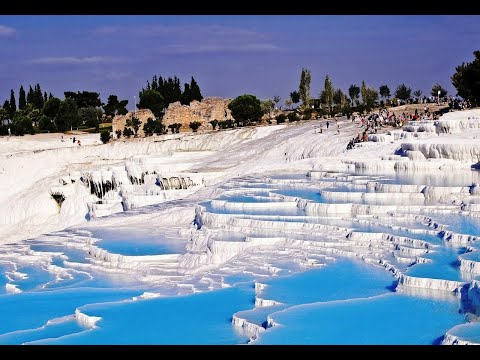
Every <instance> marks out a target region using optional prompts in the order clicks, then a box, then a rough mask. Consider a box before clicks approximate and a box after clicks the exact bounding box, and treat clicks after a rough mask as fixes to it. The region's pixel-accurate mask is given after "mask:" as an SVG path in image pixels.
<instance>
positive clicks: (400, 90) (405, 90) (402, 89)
mask: <svg viewBox="0 0 480 360" xmlns="http://www.w3.org/2000/svg"><path fill="white" fill-rule="evenodd" d="M411 92H412V89H410V88H409V87H407V85H405V84H400V85H398V86H397V90H395V97H396V98H398V99H400V100H405V101H406V100H408V99H410V97H411Z"/></svg>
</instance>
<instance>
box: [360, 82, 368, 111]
mask: <svg viewBox="0 0 480 360" xmlns="http://www.w3.org/2000/svg"><path fill="white" fill-rule="evenodd" d="M360 93H361V94H362V103H363V105H365V104H366V101H367V85H365V80H362V87H361V88H360Z"/></svg>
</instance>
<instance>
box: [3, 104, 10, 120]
mask: <svg viewBox="0 0 480 360" xmlns="http://www.w3.org/2000/svg"><path fill="white" fill-rule="evenodd" d="M3 108H4V109H5V111H6V112H7V114H8V116H10V103H9V102H8V100H5V102H4V103H3ZM10 118H11V117H10Z"/></svg>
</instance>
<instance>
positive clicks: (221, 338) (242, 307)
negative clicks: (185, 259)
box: [0, 172, 480, 344]
mask: <svg viewBox="0 0 480 360" xmlns="http://www.w3.org/2000/svg"><path fill="white" fill-rule="evenodd" d="M330 175H331V176H333V175H334V174H330ZM356 175H359V173H356ZM376 175H380V174H376ZM418 175H419V174H417V173H415V174H408V175H400V174H396V175H395V174H393V175H388V176H386V177H385V178H382V179H379V177H378V176H376V177H367V176H364V174H362V176H350V175H349V176H347V175H346V174H343V175H341V174H339V176H340V177H339V179H341V180H342V182H338V183H337V185H338V184H345V183H346V182H348V181H352V180H362V181H366V180H369V179H370V180H375V181H381V182H393V183H396V184H424V185H438V184H440V185H442V186H469V185H471V184H470V183H468V182H469V181H474V180H475V179H477V178H478V179H480V177H479V173H478V172H464V173H462V174H460V175H458V174H454V175H449V173H446V174H443V175H439V176H437V175H432V176H427V175H422V176H418ZM270 178H271V179H273V181H272V183H268V178H264V177H246V178H242V179H237V180H238V181H240V182H241V186H239V183H238V182H237V181H232V182H231V183H228V182H227V183H226V184H225V185H223V188H224V189H225V190H227V191H226V192H225V194H224V195H222V196H220V197H219V198H217V199H216V200H223V201H227V202H228V203H231V206H233V207H235V206H237V207H239V208H238V209H233V210H232V209H225V207H223V206H216V205H215V206H214V205H212V203H211V202H210V201H206V202H205V203H202V205H204V206H205V207H206V210H207V211H208V212H213V213H220V214H232V215H235V216H232V218H234V217H236V216H237V217H241V218H246V219H249V218H250V219H257V220H267V221H273V223H274V222H275V221H277V222H298V223H316V224H324V225H332V226H335V227H339V228H347V229H352V230H354V231H357V232H366V233H387V234H392V235H398V236H403V237H407V238H411V239H418V240H424V241H427V242H429V243H430V244H435V245H438V247H435V248H434V249H431V251H430V253H428V254H423V255H419V256H421V257H423V258H428V259H430V260H432V262H431V263H425V264H416V265H414V266H412V267H410V268H408V266H409V265H410V263H412V262H414V260H415V255H412V256H410V257H408V256H407V255H406V257H407V258H406V260H404V262H403V263H400V261H401V260H398V261H399V262H398V263H397V262H396V260H395V259H394V257H393V252H394V250H392V249H395V244H394V243H393V241H397V240H392V239H385V240H381V241H380V240H378V239H379V237H376V236H372V239H369V238H368V236H364V237H361V236H359V237H357V238H355V237H351V238H349V239H347V238H346V235H347V234H348V231H338V233H337V234H336V235H335V236H336V237H335V236H332V237H331V238H330V237H329V236H330V235H331V234H330V233H329V231H327V232H325V231H323V230H318V231H317V230H315V231H310V230H308V229H309V228H306V230H304V231H298V232H296V231H295V230H290V231H285V230H284V229H282V227H281V226H279V227H276V226H275V225H268V226H271V227H267V228H265V229H255V228H248V229H243V228H241V229H238V228H235V227H229V226H228V225H226V226H218V225H217V224H209V225H208V227H209V230H210V231H211V239H215V240H221V241H234V242H242V241H244V240H245V239H248V238H271V237H278V238H282V239H283V238H288V239H294V240H302V241H309V244H308V245H306V246H305V248H302V247H300V248H295V249H294V250H291V249H287V248H288V246H290V245H288V244H287V245H281V246H279V248H278V249H277V250H278V254H277V253H275V254H274V255H270V257H268V261H267V260H265V261H263V260H264V259H266V258H263V257H262V256H263V255H262V254H263V251H266V252H267V253H268V251H267V250H268V246H266V247H262V248H258V251H257V248H254V249H253V251H251V252H246V253H242V254H240V255H241V256H244V257H245V258H246V259H247V260H251V261H252V262H251V263H255V262H254V261H253V260H256V261H257V262H258V265H255V266H257V268H249V267H248V264H249V263H248V262H247V263H246V264H247V265H244V266H242V263H241V256H240V257H239V258H240V259H238V258H237V257H235V256H234V257H233V258H232V260H231V262H227V263H225V264H224V265H225V266H223V264H222V265H220V266H219V267H213V268H212V269H209V270H208V273H204V272H202V271H200V272H199V273H198V274H195V273H192V274H187V275H185V276H183V275H180V274H179V273H178V269H177V268H176V266H177V265H178V264H177V263H175V261H176V260H175V259H177V257H176V256H165V257H161V256H160V257H159V258H165V259H167V260H165V263H155V262H153V263H151V264H150V263H147V264H145V265H140V270H138V271H137V272H135V271H130V270H129V269H128V266H129V265H128V264H127V265H126V268H125V269H123V268H121V269H117V268H115V266H116V265H115V266H113V265H112V268H109V266H110V265H109V264H102V263H101V262H102V261H104V260H105V261H106V259H103V257H104V255H102V259H94V258H93V257H92V256H91V255H89V254H88V248H89V245H88V244H89V241H88V240H91V241H92V242H93V245H94V246H97V247H99V248H102V249H104V250H106V251H108V252H109V253H110V254H120V255H124V256H125V257H128V256H138V257H142V256H145V257H146V258H147V260H148V259H150V258H151V257H148V256H149V255H171V254H184V253H185V252H186V251H187V250H186V245H187V243H188V240H189V236H188V235H183V236H180V235H178V234H176V233H174V232H172V231H170V229H164V228H161V227H158V226H156V224H154V223H152V224H138V226H133V225H132V226H131V227H127V226H118V227H115V228H104V227H100V226H99V227H89V228H85V229H73V230H66V231H64V232H58V233H56V234H51V236H49V235H46V236H43V237H40V238H38V239H33V240H28V241H26V242H25V243H24V244H26V245H28V246H30V249H31V250H33V251H34V253H33V254H29V253H28V251H27V252H26V253H22V256H24V257H25V258H21V259H20V258H18V259H17V255H15V254H13V253H12V254H10V255H6V254H7V253H8V246H7V247H6V248H5V250H2V252H5V254H2V252H0V255H3V257H2V258H1V259H0V271H1V276H0V312H2V314H5V315H4V319H3V320H4V321H3V322H2V323H0V343H4V344H16V343H26V342H33V343H45V344H47V343H49V344H50V343H52V344H243V343H245V342H247V340H248V338H249V335H248V334H246V333H244V332H242V331H238V329H236V328H235V327H233V326H232V324H231V319H232V316H233V314H235V313H239V314H241V315H243V316H244V317H245V319H247V320H250V321H252V322H254V323H257V324H258V325H262V324H263V325H264V326H266V321H267V317H268V316H270V317H271V318H272V319H273V321H274V322H276V323H279V324H280V325H278V326H274V327H273V328H270V329H268V330H267V331H266V332H265V333H263V334H261V336H260V339H259V340H258V341H257V342H256V343H259V344H432V343H438V342H439V341H440V340H439V339H441V336H442V335H443V334H444V333H445V332H446V331H447V330H448V329H450V328H451V327H453V326H455V325H457V324H462V323H464V322H465V319H464V317H463V315H462V314H459V312H458V310H459V307H460V306H459V303H458V299H456V298H455V297H454V296H450V295H451V294H450V293H448V292H446V291H443V295H442V296H433V295H431V296H430V295H428V294H430V292H429V291H430V290H428V289H420V290H422V291H423V292H422V293H421V294H417V293H414V292H413V293H412V292H410V293H409V292H406V291H402V292H398V293H397V292H394V291H395V287H396V279H395V278H394V277H393V276H392V275H391V273H389V272H387V271H385V269H384V268H383V267H380V266H374V265H369V264H367V263H365V262H363V261H361V260H355V259H353V260H352V259H350V258H349V259H346V258H345V257H342V256H341V255H337V253H335V252H331V251H327V250H330V249H329V248H325V249H323V250H318V249H319V248H320V249H321V246H332V244H334V245H335V246H337V245H338V244H339V243H342V244H341V246H339V247H338V249H339V250H342V251H343V250H345V251H344V253H349V254H355V253H356V254H357V255H358V254H366V255H365V258H366V259H367V260H370V261H372V262H376V260H377V259H379V257H380V256H381V257H382V259H383V260H386V261H389V262H391V263H392V264H394V265H395V266H396V267H397V268H398V269H400V271H405V269H406V268H408V270H406V271H405V274H407V275H411V276H415V277H423V278H435V279H445V280H456V281H468V280H469V279H470V278H468V277H464V276H465V274H463V275H462V274H461V273H460V271H459V269H458V265H459V263H458V256H459V255H461V254H463V253H464V252H465V250H466V249H465V247H461V246H453V247H452V246H446V245H448V243H446V242H444V241H443V240H442V239H441V238H440V236H439V235H438V234H437V232H439V231H440V230H441V229H437V230H435V229H434V228H433V227H432V226H429V225H428V224H427V223H428V219H426V220H424V219H423V218H418V219H417V220H415V219H414V218H413V216H411V217H403V216H404V215H401V216H393V215H395V214H390V213H386V214H384V215H381V216H379V217H375V216H369V215H358V216H354V215H351V214H336V215H325V216H315V215H309V216H306V213H305V211H304V210H302V209H300V208H298V207H297V206H295V205H294V204H293V205H292V206H290V205H289V204H286V206H285V207H283V208H282V207H279V206H278V204H279V203H281V202H283V201H284V200H282V199H280V198H279V197H274V196H269V192H273V193H274V194H283V195H287V196H293V197H298V198H303V199H306V200H310V201H313V202H318V203H340V202H346V203H363V204H374V203H382V204H389V205H400V204H406V205H412V204H413V202H412V201H409V202H403V201H394V202H391V203H388V201H386V202H385V201H383V200H382V201H376V200H375V201H373V200H368V201H367V200H363V199H360V200H353V201H352V200H336V199H335V200H331V199H326V198H325V197H322V195H321V194H320V189H324V190H328V191H334V192H339V193H342V192H343V193H347V192H349V193H353V192H357V193H359V192H360V190H358V189H359V188H360V187H357V188H356V190H352V189H351V188H349V187H347V186H342V185H339V186H335V187H328V188H325V187H323V188H322V187H318V189H317V188H316V187H314V184H315V181H318V179H316V180H313V181H311V180H310V179H309V178H308V177H306V176H305V174H287V175H285V174H278V175H274V176H271V177H270ZM279 180H280V181H279ZM289 180H292V183H291V184H288V181H289ZM321 181H322V182H323V181H332V182H334V181H337V179H335V178H325V179H321ZM300 182H301V184H300ZM477 182H478V180H477ZM323 186H324V185H323ZM263 189H265V190H263ZM228 190H231V191H230V192H229V191H228ZM364 192H367V188H366V187H365V190H364ZM370 192H372V191H370ZM270 195H271V194H270ZM387 198H388V197H387ZM241 203H245V204H246V205H245V206H244V207H243V208H242V206H241ZM265 204H267V205H268V206H267V207H266V208H261V207H262V206H263V207H265ZM256 206H257V208H256ZM152 211H155V208H154V207H153V208H152ZM410 215H414V214H410ZM431 218H432V219H433V222H437V223H440V224H445V225H447V230H449V231H453V232H456V233H462V234H469V235H474V236H478V235H479V234H480V220H479V219H478V218H474V217H469V216H464V215H461V214H443V213H432V215H431ZM192 219H193V214H192ZM421 221H424V222H425V223H424V224H423V223H421ZM99 224H101V222H99ZM399 227H401V228H399ZM292 228H293V227H292ZM299 228H300V227H299ZM334 231H335V229H332V232H334ZM427 231H430V233H425V232H427ZM359 238H361V241H360V240H356V239H359ZM376 239H377V240H376ZM370 240H371V241H372V242H371V243H369V241H370ZM68 241H72V244H73V243H75V244H74V245H75V246H76V247H72V246H67V245H72V244H68ZM357 241H358V243H356V242H357ZM313 242H318V243H328V244H327V245H321V246H320V245H318V243H315V244H313ZM230 245H235V246H238V244H230ZM222 246H225V244H222ZM292 246H293V245H292ZM295 246H298V245H295ZM310 246H311V247H310ZM406 246H407V247H408V246H410V245H406ZM412 246H413V245H412ZM416 246H418V247H417V248H416V249H419V248H420V247H422V246H423V245H416ZM469 246H473V247H478V246H477V245H476V244H475V242H473V243H471V244H469ZM311 249H313V250H311ZM289 251H291V252H289ZM322 251H323V252H322ZM395 251H397V250H395ZM45 252H48V253H49V255H48V256H43V257H40V255H42V254H44V253H45ZM277 255H278V258H277ZM35 256H39V257H38V259H39V260H38V261H35ZM478 256H479V255H478V254H475V253H473V255H471V254H466V255H465V257H466V258H470V257H471V258H472V259H477V258H478ZM40 258H41V259H42V260H41V261H40ZM333 258H335V259H336V260H334V259H333ZM359 258H360V256H359ZM135 259H136V258H135ZM301 259H302V260H305V259H309V260H312V259H313V260H314V261H313V262H312V263H315V264H326V265H324V266H320V267H318V268H314V269H310V270H307V271H302V272H299V273H298V271H301V270H304V269H305V266H304V264H303V263H302V262H301V261H300V260H301ZM135 261H136V260H135ZM149 261H150V260H149ZM235 261H240V265H238V264H237V265H236V266H237V267H233V268H234V269H237V270H235V271H236V272H235V271H231V270H229V266H230V265H231V263H234V264H235ZM170 262H171V264H170ZM14 263H15V264H16V266H17V272H18V273H23V274H25V275H26V276H25V278H21V276H17V277H15V276H12V279H8V277H6V276H5V274H6V273H7V274H8V273H9V272H10V273H11V271H12V270H13V268H12V267H13V264H14ZM376 263H378V262H376ZM48 265H49V266H50V268H49V267H48ZM51 265H55V266H56V267H58V268H56V267H55V266H53V267H52V266H51ZM252 266H253V265H252ZM52 268H53V269H52ZM133 268H134V267H133ZM273 268H276V269H275V271H272V269H273ZM55 269H57V270H58V271H60V270H65V272H61V271H60V272H58V271H57V270H55ZM230 269H231V268H230ZM55 271H57V272H55ZM156 271H158V273H160V274H162V276H163V275H165V274H166V275H167V278H168V280H165V279H164V278H163V277H162V278H161V280H158V279H159V278H155V274H158V273H156ZM151 274H153V275H154V276H153V278H155V279H156V280H155V281H153V282H151V283H149V280H148V277H147V278H144V276H146V275H151ZM255 274H256V275H255ZM272 274H277V275H280V276H273V277H272ZM285 275H288V276H285ZM255 281H257V282H260V283H262V284H266V285H267V286H266V288H265V289H263V290H261V291H260V292H259V293H257V297H259V298H261V299H267V300H273V301H277V302H281V303H282V305H280V306H276V307H270V308H257V309H254V301H255V291H254V282H255ZM7 283H10V284H11V285H15V286H16V287H17V288H18V289H19V290H21V291H23V293H20V294H8V295H7V294H6V284H7ZM225 284H228V285H230V286H232V287H229V288H225V289H221V287H222V286H228V285H225ZM192 289H194V290H195V291H200V290H201V291H206V292H204V293H198V294H189V292H190V291H192ZM10 290H11V289H10ZM145 291H147V292H156V291H161V292H163V294H164V295H168V296H164V297H157V298H153V299H148V300H138V301H130V299H132V297H133V296H139V295H141V294H143V292H145ZM425 292H426V293H427V295H428V296H425V294H424V293H425ZM176 294H189V295H181V296H170V295H176ZM97 303H98V304H97ZM76 308H80V309H81V311H82V312H83V313H85V314H88V315H90V316H99V317H101V318H102V320H100V321H99V322H98V324H97V325H98V328H97V329H95V330H90V331H84V330H85V328H84V327H83V326H82V325H81V324H80V323H79V322H77V321H76V320H75V318H73V316H72V315H73V314H74V312H75V309H76ZM59 318H60V319H59ZM52 319H53V320H54V321H53V323H49V324H48V325H46V324H47V321H49V320H52ZM459 329H460V330H458V331H463V332H465V333H466V335H467V336H469V337H471V338H475V337H476V336H477V334H479V333H480V332H476V331H479V330H478V329H476V328H475V329H474V327H470V328H468V330H464V329H463V328H461V327H460V328H459ZM478 337H480V336H478Z"/></svg>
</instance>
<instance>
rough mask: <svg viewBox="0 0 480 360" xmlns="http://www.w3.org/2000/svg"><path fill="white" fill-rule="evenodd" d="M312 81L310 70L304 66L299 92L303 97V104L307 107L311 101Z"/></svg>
mask: <svg viewBox="0 0 480 360" xmlns="http://www.w3.org/2000/svg"><path fill="white" fill-rule="evenodd" d="M310 81H311V75H310V70H308V69H306V68H303V69H302V74H301V75H300V85H299V87H298V92H299V93H300V98H301V99H302V106H303V107H304V108H305V107H307V106H308V103H309V102H310Z"/></svg>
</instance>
